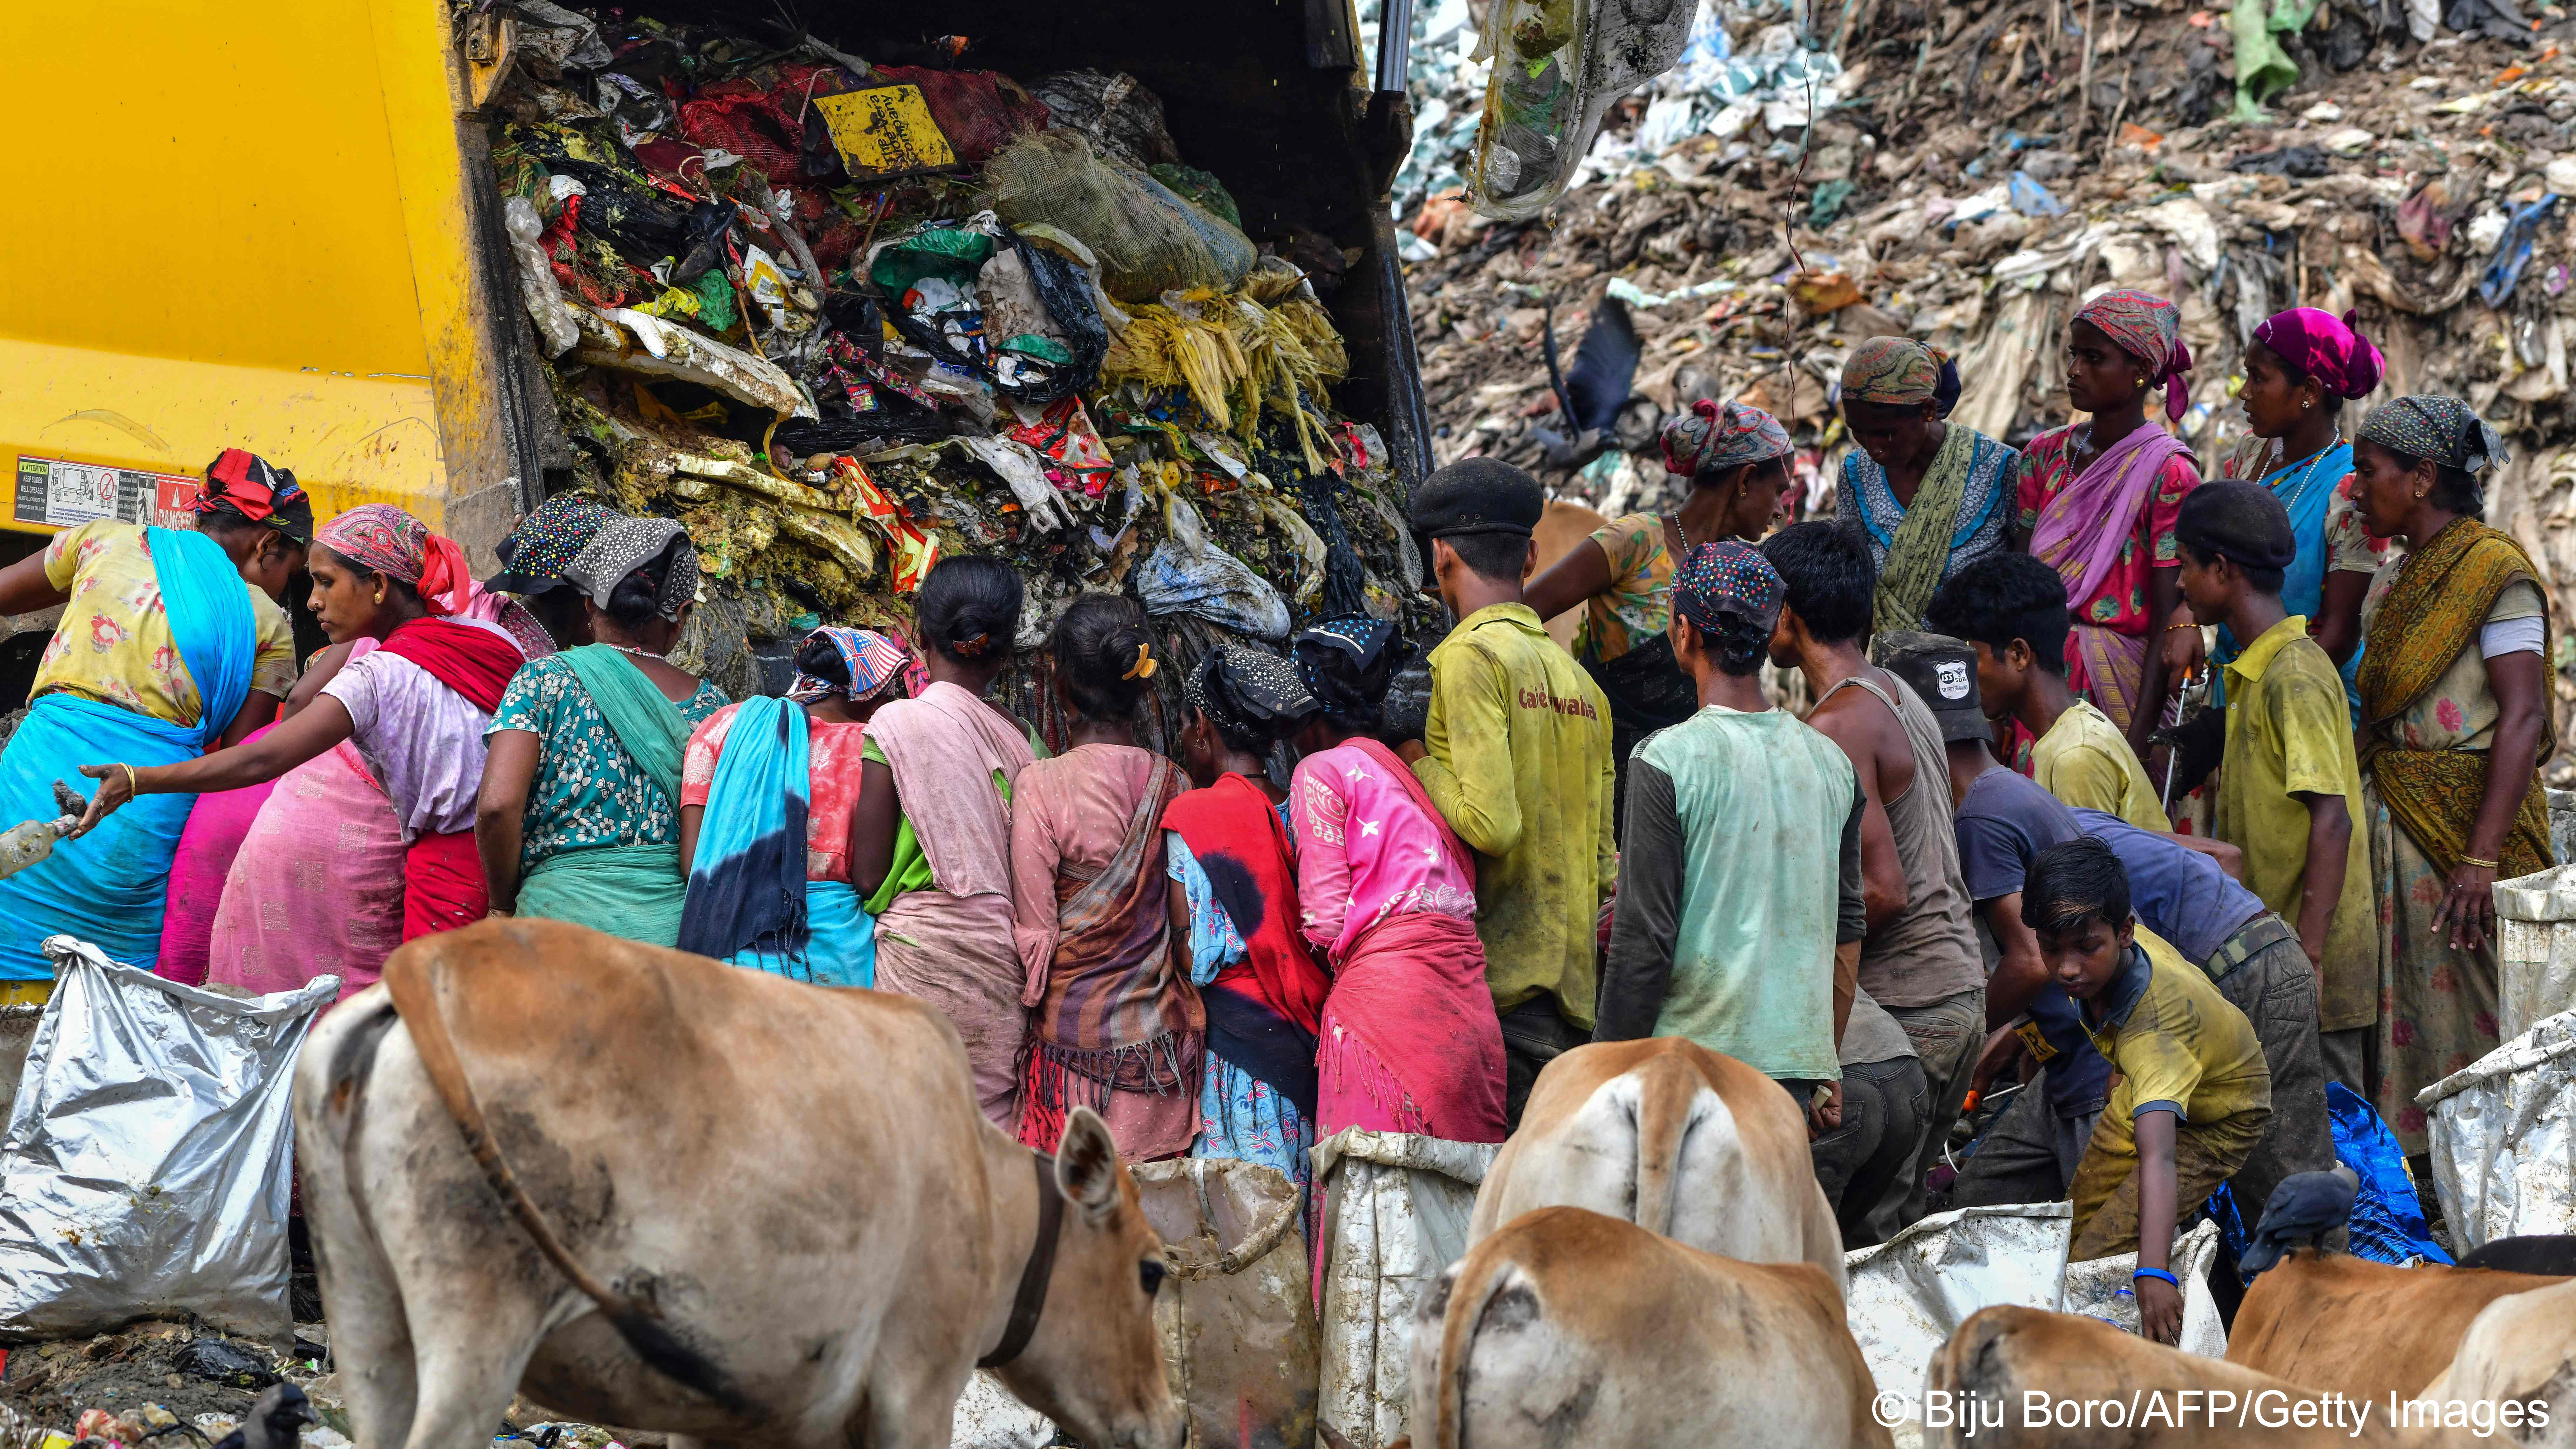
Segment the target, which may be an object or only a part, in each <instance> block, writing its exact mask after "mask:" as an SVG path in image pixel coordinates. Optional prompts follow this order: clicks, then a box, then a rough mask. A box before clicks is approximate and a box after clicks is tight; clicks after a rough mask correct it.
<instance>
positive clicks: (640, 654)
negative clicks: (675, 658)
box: [599, 639, 671, 664]
mask: <svg viewBox="0 0 2576 1449" xmlns="http://www.w3.org/2000/svg"><path fill="white" fill-rule="evenodd" d="M599 642H601V643H603V644H608V641H607V640H605V639H603V640H601V641H599ZM608 647H609V648H611V649H614V650H616V651H617V652H618V653H620V654H632V655H634V656H635V657H636V658H638V659H651V660H655V661H657V662H659V663H663V664H668V663H670V662H671V656H670V654H669V653H668V652H667V651H666V652H664V653H661V654H656V653H654V652H653V651H652V650H650V649H638V648H636V647H635V646H634V645H632V644H609V645H608Z"/></svg>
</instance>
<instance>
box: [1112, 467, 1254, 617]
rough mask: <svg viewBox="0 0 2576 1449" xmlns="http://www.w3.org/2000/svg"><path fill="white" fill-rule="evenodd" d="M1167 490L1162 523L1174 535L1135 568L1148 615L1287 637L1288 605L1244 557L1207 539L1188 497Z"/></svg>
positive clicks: (1140, 597)
mask: <svg viewBox="0 0 2576 1449" xmlns="http://www.w3.org/2000/svg"><path fill="white" fill-rule="evenodd" d="M1162 491H1163V526H1164V529H1165V531H1167V532H1168V533H1169V534H1170V535H1171V536H1170V537H1168V538H1166V539H1164V540H1163V541H1162V542H1161V543H1158V544H1156V545H1154V551H1153V552H1152V553H1150V554H1148V555H1146V557H1145V561H1144V562H1142V563H1140V564H1138V565H1137V566H1136V572H1135V579H1136V599H1137V602H1139V603H1141V604H1143V605H1144V606H1145V612H1146V613H1148V614H1196V615H1197V616H1199V617H1200V618H1202V619H1205V620H1207V621H1208V622H1209V623H1212V624H1221V625H1223V626H1225V627H1226V628H1228V629H1232V630H1234V631H1235V632H1236V633H1238V634H1250V635H1253V636H1254V637H1256V638H1261V639H1267V640H1269V641H1270V642H1272V643H1274V644H1277V643H1284V642H1286V640H1287V638H1288V604H1287V602H1286V601H1285V600H1283V599H1281V598H1280V597H1279V591H1278V590H1277V589H1274V588H1272V587H1270V584H1269V581H1268V580H1266V579H1264V578H1262V577H1261V575H1259V574H1257V573H1254V572H1253V571H1252V567H1251V565H1249V564H1246V563H1245V562H1244V561H1243V560H1241V559H1239V558H1236V557H1235V556H1234V555H1233V554H1230V553H1227V552H1226V551H1225V550H1224V549H1221V548H1219V547H1217V546H1216V545H1215V544H1214V543H1212V542H1210V541H1209V540H1208V536H1207V525H1205V524H1204V523H1201V522H1200V521H1199V511H1198V510H1197V509H1195V508H1192V507H1191V506H1190V504H1189V500H1187V499H1185V498H1183V497H1181V496H1180V495H1179V494H1178V493H1176V492H1174V491H1173V490H1172V487H1171V484H1170V482H1169V481H1168V480H1166V481H1165V482H1164V483H1163V485H1162Z"/></svg>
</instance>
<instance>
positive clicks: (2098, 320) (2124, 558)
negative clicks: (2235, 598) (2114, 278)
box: [2014, 291, 2200, 759]
mask: <svg viewBox="0 0 2576 1449" xmlns="http://www.w3.org/2000/svg"><path fill="white" fill-rule="evenodd" d="M2181 328H2182V312H2181V309H2179V308H2177V307H2175V306H2174V304H2173V303H2171V302H2168V301H2166V300H2165V299H2164V298H2162V297H2157V296H2153V295H2150V294H2148V293H2145V292H2133V291H2113V292H2105V293H2103V294H2102V295H2101V296H2099V297H2096V298H2094V299H2093V300H2092V301H2090V302H2087V303H2085V304H2084V306H2083V307H2082V308H2081V309H2079V310H2078V311H2077V312H2076V314H2075V320H2074V321H2073V322H2072V323H2071V324H2070V325H2069V326H2068V328H2067V337H2066V401H2067V405H2068V406H2070V407H2072V408H2074V409H2075V410H2076V411H2077V412H2082V413H2091V414H2092V415H2093V417H2092V420H2091V421H2090V422H2086V423H2082V424H2078V425H2073V426H2069V427H2063V428H2058V429H2056V430H2054V431H2052V432H2046V433H2042V434H2040V435H2039V436H2038V437H2036V438H2033V439H2031V440H2030V442H2029V444H2028V445H2027V446H2025V447H2024V448H2023V449H2022V454H2021V473H2020V478H2019V482H2018V486H2017V487H2016V489H2015V493H2016V500H2015V501H2016V502H2017V503H2018V505H2019V509H2020V521H2019V524H2018V526H2017V529H2016V535H2015V539H2014V546H2015V547H2017V548H2026V549H2027V550H2028V551H2029V552H2030V553H2032V554H2034V555H2036V556H2037V557H2038V558H2039V560H2040V561H2041V562H2043V563H2045V564H2047V565H2049V566H2050V567H2052V568H2054V569H2056V570H2057V572H2058V576H2059V577H2060V578H2063V579H2064V580H2065V581H2066V600H2067V607H2068V610H2069V613H2070V618H2069V620H2068V622H2069V624H2070V626H2071V627H2069V629H2068V630H2067V635H2066V662H2067V683H2068V684H2070V685H2072V686H2073V687H2074V688H2075V689H2076V690H2077V691H2078V692H2079V693H2081V694H2083V695H2084V696H2085V697H2086V698H2088V699H2090V700H2092V701H2093V703H2094V704H2096V705H2098V706H2100V707H2101V710H2102V712H2103V713H2104V714H2107V715H2109V716H2110V717H2111V722H2112V723H2114V724H2116V725H2118V726H2119V727H2120V730H2121V732H2122V733H2123V734H2125V735H2127V736H2128V739H2129V747H2130V748H2131V749H2133V750H2135V751H2137V753H2138V756H2139V758H2141V759H2144V758H2145V757H2146V753H2147V735H2148V733H2149V732H2150V731H2152V730H2153V729H2154V728H2155V727H2156V724H2157V717H2158V716H2159V715H2161V714H2162V713H2163V712H2164V706H2165V693H2166V686H2167V684H2168V682H2169V680H2170V678H2171V677H2172V671H2173V668H2174V666H2175V665H2176V664H2177V663H2180V662H2182V661H2181V659H2180V657H2179V655H2178V654H2173V653H2168V652H2167V651H2166V650H2164V649H2161V648H2158V647H2156V646H2157V644H2158V642H2159V641H2160V640H2161V639H2162V637H2163V635H2164V634H2165V633H2166V632H2168V631H2169V630H2172V629H2175V628H2179V629H2184V630H2189V629H2193V628H2195V627H2196V626H2195V625H2194V624H2193V622H2192V619H2191V615H2190V614H2189V613H2188V612H2185V611H2184V610H2183V608H2182V585H2181V582H2180V578H2181V569H2182V560H2181V557H2180V556H2179V555H2178V554H2177V553H2176V552H2175V544H2174V518H2175V515H2176V514H2177V513H2178V512H2180V510H2181V508H2182V500H2183V495H2185V494H2187V493H2189V492H2190V491H2191V490H2192V489H2194V488H2196V487H2198V486H2200V469H2199V466H2198V465H2197V463H2196V462H2195V460H2194V459H2193V458H2192V455H2191V450H2190V449H2189V448H2186V447H2184V446H2183V443H2182V440H2181V439H2179V438H2177V437H2175V436H2174V435H2173V434H2171V433H2169V432H2167V431H2166V430H2165V429H2164V427H2162V426H2159V425H2154V424H2150V423H2149V422H2148V421H2147V396H2148V394H2149V393H2150V392H2151V391H2153V390H2154V389H2156V388H2158V387H2162V388H2163V389H2164V390H2165V417H2166V419H2167V420H2168V421H2169V422H2170V421H2178V420H2180V419H2181V417H2182V414H2183V409H2184V408H2185V407H2186V406H2187V405H2188V403H2189V389H2188V387H2187V385H2186V383H2185V380H2184V374H2186V373H2187V372H2189V371H2190V369H2191V349H2190V348H2189V347H2186V346H2185V345H2183V341H2182V337H2181Z"/></svg>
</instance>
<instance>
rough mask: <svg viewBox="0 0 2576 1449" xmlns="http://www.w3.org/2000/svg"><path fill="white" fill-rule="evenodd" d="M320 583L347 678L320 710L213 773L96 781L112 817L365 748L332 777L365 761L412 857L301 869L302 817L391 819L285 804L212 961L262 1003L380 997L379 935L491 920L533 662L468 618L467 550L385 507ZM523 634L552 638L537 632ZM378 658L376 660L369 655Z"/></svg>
mask: <svg viewBox="0 0 2576 1449" xmlns="http://www.w3.org/2000/svg"><path fill="white" fill-rule="evenodd" d="M311 570H312V575H313V595H312V607H313V612H314V615H315V617H316V618H318V619H319V620H320V621H321V624H322V628H323V630H324V632H326V633H328V634H329V635H330V636H331V640H332V643H333V645H334V646H335V649H337V650H338V651H339V652H338V653H337V654H336V655H335V656H334V662H337V660H338V659H340V658H345V659H346V662H345V663H338V664H337V668H336V670H335V671H334V672H333V673H332V674H331V675H330V678H329V682H328V683H326V684H324V685H322V686H321V689H320V692H319V693H318V695H317V696H316V697H315V698H314V699H313V701H312V702H311V703H310V704H309V705H307V706H306V707H304V708H303V709H302V710H300V711H299V712H297V713H296V714H295V716H294V717H293V718H291V719H288V720H287V721H285V722H284V723H282V724H280V725H278V726H277V727H276V728H274V729H270V730H265V731H263V732H261V733H260V734H259V735H258V736H257V737H256V738H253V739H251V740H248V741H246V742H244V743H243V744H241V745H239V746H236V747H235V748H232V749H229V750H222V751H218V752H216V753H214V754H211V755H207V756H204V757H203V758H200V759H196V760H190V761H186V762H184V763H180V764H173V765H159V766H153V767H149V768H142V769H126V768H124V767H121V766H97V767H93V769H92V772H93V773H96V774H98V775H99V777H100V783H99V791H98V798H97V800H96V801H95V802H94V803H93V804H92V806H91V807H90V808H91V811H92V814H93V815H94V816H104V815H105V814H106V813H107V812H109V811H112V810H115V809H117V808H118V807H120V806H122V805H124V804H125V803H126V802H127V801H129V800H132V799H134V798H136V797H138V796H150V795H195V794H198V793H200V792H213V791H226V790H237V789H241V788H243V787H246V786H251V785H256V784H260V783H263V782H267V781H272V780H277V779H280V778H281V777H283V776H286V775H287V774H288V773H289V772H291V771H294V770H296V769H297V768H298V767H300V766H304V765H305V764H307V762H313V761H317V759H318V758H319V757H321V756H323V755H325V754H326V753H330V752H334V751H336V750H337V749H338V747H339V746H340V745H342V744H343V743H347V744H349V745H351V746H353V747H354V754H353V756H350V757H346V758H335V759H332V760H327V761H321V762H320V763H321V765H322V767H323V769H325V770H327V771H332V772H341V771H346V770H349V769H351V768H352V764H351V763H350V761H351V760H354V762H355V763H354V767H355V768H356V769H358V770H359V771H360V772H361V773H363V775H364V776H365V777H366V778H368V779H369V780H371V781H373V782H374V783H375V784H376V786H377V787H378V788H379V789H380V790H381V793H382V795H383V798H384V799H385V800H386V801H388V802H390V806H391V813H392V818H393V823H394V827H395V833H394V836H393V841H394V842H396V843H397V844H398V849H393V850H386V851H383V852H381V853H370V854H361V853H359V852H358V851H357V850H356V849H355V848H354V847H347V846H344V847H343V848H341V849H338V850H334V851H333V852H332V853H331V858H330V862H329V866H328V868H327V869H317V868H316V863H315V862H313V861H310V860H292V859H283V858H281V856H280V852H279V851H278V850H277V849H276V848H275V847H276V846H278V845H280V844H282V843H284V842H286V841H291V840H309V839H311V838H312V837H310V836H309V835H302V834H298V833H296V831H295V830H294V827H293V824H292V823H291V822H290V820H289V817H292V816H295V815H297V814H299V813H300V812H306V811H308V810H309V809H320V810H324V811H327V812H330V813H332V814H333V815H334V817H335V821H336V823H347V820H343V819H339V818H338V817H339V816H340V813H341V812H343V811H354V812H355V814H354V815H351V816H349V817H348V818H349V819H355V820H358V821H359V822H360V823H361V824H362V825H366V824H372V823H373V822H374V821H375V820H376V819H377V818H378V817H377V816H376V814H375V811H374V808H373V804H374V802H373V801H372V800H370V799H368V798H367V797H366V793H365V792H363V791H351V792H340V793H321V794H308V793H307V792H306V791H305V790H303V789H297V790H290V791H285V792H277V793H272V794H271V795H270V796H269V799H268V801H267V803H265V804H264V805H262V806H261V807H260V814H259V818H258V819H256V820H254V822H253V823H252V826H251V830H250V834H249V835H248V836H247V837H246V838H245V840H244V842H243V849H242V852H241V853H240V854H237V855H236V856H235V857H234V858H233V863H232V868H231V870H230V872H229V873H228V875H227V876H226V879H225V885H224V903H223V905H222V906H221V907H219V908H218V909H217V911H216V914H215V921H214V930H213V935H212V939H211V941H210V943H209V946H208V951H207V979H208V980H210V981H213V982H216V983H218V984H222V985H231V986H240V987H243V988H245V989H249V990H253V991H260V992H267V991H277V990H285V989H291V988H292V987H295V986H298V985H301V984H303V983H304V982H305V981H308V980H310V979H312V978H313V977H315V976H317V975H321V974H324V973H326V972H328V973H331V974H336V975H338V976H339V977H340V978H341V985H342V988H343V989H344V990H349V991H354V990H356V989H358V988H360V987H362V986H365V985H367V984H368V983H369V982H371V981H372V980H374V979H375V975H376V973H377V971H378V969H379V968H380V967H381V966H382V965H383V961H384V955H385V953H386V952H387V951H389V950H390V949H391V947H392V945H394V944H398V941H394V940H387V939H386V937H387V936H389V935H392V934H393V933H391V932H384V931H377V932H373V933H370V932H368V931H366V929H365V928H366V925H367V923H369V922H371V921H387V920H388V919H389V918H390V917H391V916H392V915H393V913H394V911H395V910H396V909H398V910H399V913H400V920H401V929H400V932H399V940H409V939H411V938H413V937H415V936H424V935H428V934H431V933H433V932H437V931H452V930H454V929H456V928H457V927H459V926H462V925H466V924H468V923H470V922H473V921H478V920H481V919H482V918H483V916H484V913H485V909H486V904H487V901H486V897H485V894H484V888H483V869H482V865H481V863H480V862H479V861H478V860H477V859H476V856H475V852H474V837H473V826H474V800H475V795H476V792H477V790H478V789H479V788H480V786H481V784H482V778H483V743H482V742H483V726H484V722H485V721H487V720H489V719H490V718H491V714H492V710H493V707H494V706H496V705H498V704H499V703H500V702H501V693H502V691H503V690H504V689H505V688H507V687H508V685H509V682H510V678H511V676H512V675H514V674H516V673H517V672H518V670H519V667H520V666H521V665H522V664H524V663H526V662H527V654H526V650H527V648H528V647H529V646H528V645H525V644H522V643H521V642H520V640H519V639H518V638H514V637H513V635H512V632H511V631H510V630H509V629H508V628H506V627H504V626H503V625H502V624H499V623H493V622H487V621H484V620H481V619H475V618H471V617H467V616H466V608H467V606H468V605H469V604H470V603H471V602H472V601H473V598H474V595H475V593H476V590H475V585H474V581H473V579H472V578H471V577H470V576H469V575H468V574H467V573H466V570H465V555H464V552H463V550H462V549H460V548H458V546H457V544H456V542H455V540H453V539H448V538H442V537H440V536H439V535H437V534H434V533H432V532H430V530H429V527H428V525H426V524H424V523H422V522H421V521H420V520H419V519H417V518H414V517H412V516H411V515H410V514H408V513H405V512H403V511H402V510H401V509H399V508H395V507H392V506H390V505H387V504H382V503H371V504H367V505H365V506H363V507H359V508H353V509H350V510H349V511H348V512H346V513H343V514H340V515H339V516H337V517H335V518H333V519H331V520H330V521H329V522H327V523H325V524H323V525H322V527H321V528H320V529H319V530H318V531H317V532H316V533H315V535H314V547H313V550H312V556H311ZM521 629H522V632H523V633H529V634H535V633H536V631H535V630H534V624H533V621H524V622H522V624H521ZM536 637H539V638H541V637H542V635H541V634H537V635H536ZM360 641H370V642H371V643H372V644H373V646H374V647H372V648H371V649H370V650H368V651H366V652H364V653H359V652H358V651H357V650H356V649H355V647H354V646H356V645H357V644H358V643H359V642H360ZM350 656H355V657H350ZM306 783H310V782H309V781H307V782H306ZM361 833H363V831H362V832H361ZM340 838H341V839H343V840H347V839H348V838H349V837H348V833H347V832H342V833H341V835H340ZM397 901H398V902H399V906H398V907H396V906H395V905H394V903H395V902H397Z"/></svg>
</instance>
